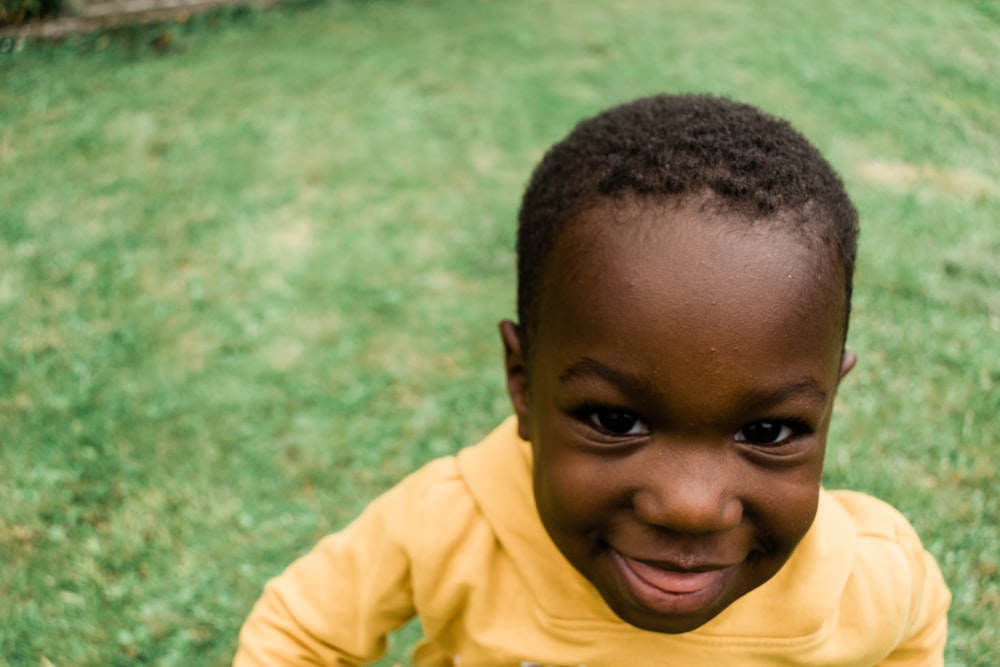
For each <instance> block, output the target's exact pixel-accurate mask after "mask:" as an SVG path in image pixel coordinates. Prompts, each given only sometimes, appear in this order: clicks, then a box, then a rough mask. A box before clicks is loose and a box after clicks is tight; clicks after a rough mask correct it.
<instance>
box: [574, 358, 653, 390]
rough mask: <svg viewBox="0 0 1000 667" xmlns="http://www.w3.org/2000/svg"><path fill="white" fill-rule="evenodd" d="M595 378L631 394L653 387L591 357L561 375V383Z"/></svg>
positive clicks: (575, 364) (578, 362)
mask: <svg viewBox="0 0 1000 667" xmlns="http://www.w3.org/2000/svg"><path fill="white" fill-rule="evenodd" d="M594 376H597V377H599V378H601V379H602V380H605V381H607V382H610V383H611V384H614V385H616V386H618V387H621V388H622V389H626V390H628V391H630V392H636V393H638V392H646V391H650V390H651V389H652V385H651V384H650V383H649V382H648V381H647V380H643V379H641V378H637V377H636V376H634V375H632V374H631V373H626V372H624V371H620V370H618V369H617V368H612V367H611V366H608V365H607V364H604V363H601V362H600V361H598V360H596V359H592V358H590V357H584V358H583V359H581V360H580V361H577V362H576V363H574V364H572V365H570V366H569V367H568V368H567V369H566V370H564V371H563V372H562V373H560V374H559V381H560V382H561V383H563V384H568V383H571V382H573V381H574V380H578V379H579V380H586V379H589V378H591V377H594Z"/></svg>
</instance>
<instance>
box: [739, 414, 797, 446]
mask: <svg viewBox="0 0 1000 667" xmlns="http://www.w3.org/2000/svg"><path fill="white" fill-rule="evenodd" d="M794 433H795V431H794V430H793V429H792V428H791V427H790V426H789V425H788V424H785V423H784V422H779V421H766V420H765V421H759V422H754V423H752V424H747V425H746V426H744V427H743V428H742V429H741V430H740V432H739V433H737V434H736V440H737V441H738V442H747V443H750V444H751V445H780V444H781V443H783V442H784V441H785V440H788V439H789V438H790V437H792V435H794Z"/></svg>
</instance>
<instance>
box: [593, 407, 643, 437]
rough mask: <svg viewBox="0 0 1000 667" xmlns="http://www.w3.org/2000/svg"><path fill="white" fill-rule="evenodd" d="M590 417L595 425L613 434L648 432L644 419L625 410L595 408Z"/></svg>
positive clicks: (640, 433)
mask: <svg viewBox="0 0 1000 667" xmlns="http://www.w3.org/2000/svg"><path fill="white" fill-rule="evenodd" d="M588 418H589V419H590V422H591V423H592V424H593V425H594V426H596V427H597V428H599V429H601V430H602V431H605V432H607V433H611V434H613V435H642V434H644V433H645V432H646V425H645V424H644V423H643V421H642V420H641V419H639V417H637V416H636V415H634V414H632V413H631V412H625V411H624V410H595V411H594V412H591V413H590V415H588Z"/></svg>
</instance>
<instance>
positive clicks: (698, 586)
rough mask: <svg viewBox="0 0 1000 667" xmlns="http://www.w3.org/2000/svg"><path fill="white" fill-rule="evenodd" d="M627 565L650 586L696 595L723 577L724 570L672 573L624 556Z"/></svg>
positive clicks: (666, 590) (671, 591) (669, 591)
mask: <svg viewBox="0 0 1000 667" xmlns="http://www.w3.org/2000/svg"><path fill="white" fill-rule="evenodd" d="M622 558H624V560H625V564H626V565H628V567H629V569H631V570H632V572H634V573H635V575H636V576H637V577H639V578H640V579H642V580H643V581H645V582H646V583H647V584H649V585H650V586H653V587H655V588H659V589H660V590H661V591H664V592H665V593H678V594H680V593H694V592H696V591H700V590H702V589H703V588H707V587H708V586H709V585H711V584H712V583H713V582H714V581H715V580H716V579H718V578H719V577H720V576H722V573H723V572H724V570H711V571H709V572H672V571H670V570H664V569H661V568H658V567H655V566H653V565H647V564H646V563H642V562H640V561H637V560H632V559H631V558H629V557H628V556H622Z"/></svg>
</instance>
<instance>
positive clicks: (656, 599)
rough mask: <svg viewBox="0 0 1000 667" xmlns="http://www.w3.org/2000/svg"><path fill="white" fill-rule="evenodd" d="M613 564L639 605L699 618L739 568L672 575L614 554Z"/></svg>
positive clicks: (665, 612) (654, 610) (613, 552)
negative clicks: (695, 615) (693, 615)
mask: <svg viewBox="0 0 1000 667" xmlns="http://www.w3.org/2000/svg"><path fill="white" fill-rule="evenodd" d="M611 554H612V562H613V563H614V564H615V568H616V569H617V570H618V573H619V577H620V579H621V581H622V582H623V583H624V584H625V587H626V588H627V589H628V591H629V592H630V593H631V595H632V597H633V598H634V599H635V601H636V602H638V603H639V604H641V605H642V606H643V607H645V608H647V609H648V610H650V611H652V612H655V613H658V614H666V615H677V614H697V613H699V612H702V611H705V609H707V608H708V607H710V606H711V605H712V603H714V602H715V601H716V600H718V599H719V597H720V595H721V594H722V592H723V590H724V589H725V587H726V584H727V583H728V582H729V579H730V577H732V575H733V573H734V572H735V571H736V567H735V566H733V567H727V568H725V569H723V570H711V571H708V572H671V571H668V570H661V569H660V568H657V567H653V566H651V565H646V564H645V563H642V562H639V561H636V560H633V559H631V558H629V557H627V556H623V555H622V554H620V553H618V552H617V551H614V550H612V551H611Z"/></svg>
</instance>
